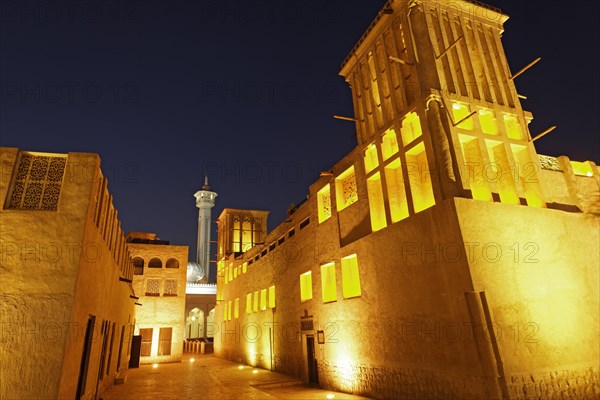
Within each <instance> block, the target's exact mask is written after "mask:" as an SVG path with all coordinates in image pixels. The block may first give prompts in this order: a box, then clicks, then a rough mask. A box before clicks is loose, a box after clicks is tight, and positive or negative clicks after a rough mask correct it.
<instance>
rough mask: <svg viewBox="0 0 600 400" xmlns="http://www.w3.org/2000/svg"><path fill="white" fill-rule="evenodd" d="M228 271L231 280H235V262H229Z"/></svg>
mask: <svg viewBox="0 0 600 400" xmlns="http://www.w3.org/2000/svg"><path fill="white" fill-rule="evenodd" d="M228 271H229V280H230V281H232V280H233V263H231V264H229V267H228Z"/></svg>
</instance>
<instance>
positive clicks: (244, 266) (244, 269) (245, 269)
mask: <svg viewBox="0 0 600 400" xmlns="http://www.w3.org/2000/svg"><path fill="white" fill-rule="evenodd" d="M247 269H248V263H247V262H245V263H243V264H242V274H245V273H246V271H247Z"/></svg>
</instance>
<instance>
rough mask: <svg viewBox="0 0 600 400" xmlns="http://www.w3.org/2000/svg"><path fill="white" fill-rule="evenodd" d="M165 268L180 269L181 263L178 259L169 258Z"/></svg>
mask: <svg viewBox="0 0 600 400" xmlns="http://www.w3.org/2000/svg"><path fill="white" fill-rule="evenodd" d="M165 266H166V267H167V268H179V261H177V259H176V258H169V259H168V260H167V264H166V265H165Z"/></svg>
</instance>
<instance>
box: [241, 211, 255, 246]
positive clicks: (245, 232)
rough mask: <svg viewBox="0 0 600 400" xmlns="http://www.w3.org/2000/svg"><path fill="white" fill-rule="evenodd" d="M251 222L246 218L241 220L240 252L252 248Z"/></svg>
mask: <svg viewBox="0 0 600 400" xmlns="http://www.w3.org/2000/svg"><path fill="white" fill-rule="evenodd" d="M252 234H253V231H252V220H251V219H250V218H248V217H244V218H243V219H242V251H248V250H250V249H251V248H252V246H254V243H255V241H253V240H252Z"/></svg>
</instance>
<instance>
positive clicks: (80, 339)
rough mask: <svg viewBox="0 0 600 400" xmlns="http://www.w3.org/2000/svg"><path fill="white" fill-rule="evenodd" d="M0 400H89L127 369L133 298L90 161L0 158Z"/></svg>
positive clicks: (0, 154)
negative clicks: (82, 399)
mask: <svg viewBox="0 0 600 400" xmlns="http://www.w3.org/2000/svg"><path fill="white" fill-rule="evenodd" d="M0 168H1V170H2V172H3V173H2V176H1V179H0V199H2V202H3V206H2V209H0V221H1V223H0V238H1V240H0V250H1V251H0V257H1V266H0V269H1V271H0V274H1V287H2V290H1V292H0V321H1V322H2V331H1V333H2V341H1V343H2V344H1V346H0V361H1V363H0V364H1V367H0V368H1V373H0V398H2V399H52V398H54V399H55V398H61V399H63V398H69V399H72V398H75V399H80V398H87V399H91V398H97V397H100V396H102V394H103V393H104V392H105V391H106V390H107V389H108V388H109V387H110V386H111V385H112V384H113V382H114V381H115V379H121V378H122V377H121V375H122V373H123V371H125V370H126V368H127V363H128V360H129V353H130V345H129V343H130V336H131V334H132V331H133V324H134V303H135V299H136V297H135V293H134V290H133V286H132V284H131V282H132V278H133V264H132V262H131V258H130V257H129V254H128V251H127V246H126V243H125V237H124V235H123V232H122V230H121V224H120V222H119V219H118V212H117V210H116V209H115V208H114V206H113V202H112V196H111V194H110V193H109V192H108V191H107V179H106V178H105V177H103V175H102V172H101V170H100V158H99V157H98V155H96V154H84V153H69V154H49V153H34V152H25V151H19V149H16V148H6V147H3V148H0Z"/></svg>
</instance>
